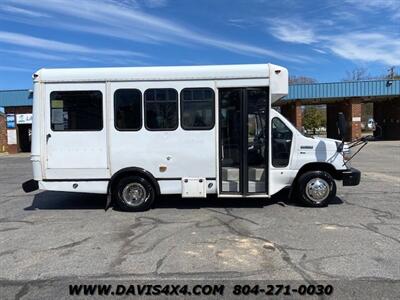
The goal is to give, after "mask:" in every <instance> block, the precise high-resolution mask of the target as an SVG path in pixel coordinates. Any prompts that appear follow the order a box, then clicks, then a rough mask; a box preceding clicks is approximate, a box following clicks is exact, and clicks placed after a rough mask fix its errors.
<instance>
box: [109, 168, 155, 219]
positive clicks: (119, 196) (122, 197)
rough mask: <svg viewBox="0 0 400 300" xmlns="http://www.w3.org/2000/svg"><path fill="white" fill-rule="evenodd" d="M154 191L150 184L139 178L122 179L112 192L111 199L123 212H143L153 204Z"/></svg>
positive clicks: (128, 177)
mask: <svg viewBox="0 0 400 300" xmlns="http://www.w3.org/2000/svg"><path fill="white" fill-rule="evenodd" d="M154 198H155V190H154V187H153V186H152V184H151V183H150V182H148V181H147V180H146V179H144V178H143V177H140V176H134V175H132V176H127V177H124V178H122V179H121V180H120V181H119V182H118V183H117V184H116V187H115V189H114V190H113V199H114V202H115V203H116V205H117V206H118V208H120V209H121V210H124V211H145V210H148V209H150V207H151V205H152V204H153V202H154Z"/></svg>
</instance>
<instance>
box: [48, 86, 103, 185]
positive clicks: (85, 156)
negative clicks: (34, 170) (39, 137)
mask: <svg viewBox="0 0 400 300" xmlns="http://www.w3.org/2000/svg"><path fill="white" fill-rule="evenodd" d="M45 93H46V101H45V108H44V109H45V115H46V118H45V132H44V134H45V141H44V143H45V149H46V164H45V165H46V170H45V176H46V179H96V178H97V179H98V178H107V177H109V172H108V166H107V141H106V136H107V135H106V127H107V122H106V105H105V103H106V101H105V98H106V93H105V84H98V83H90V84H49V85H46V90H45Z"/></svg>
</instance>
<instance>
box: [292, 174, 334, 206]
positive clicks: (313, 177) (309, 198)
mask: <svg viewBox="0 0 400 300" xmlns="http://www.w3.org/2000/svg"><path fill="white" fill-rule="evenodd" d="M297 191H298V198H299V200H300V201H301V202H302V203H303V204H305V205H307V206H311V207H323V206H327V205H328V203H329V202H330V201H331V200H333V199H335V197H336V183H335V180H334V179H333V178H332V176H331V175H330V174H329V173H328V172H325V171H310V172H306V173H304V174H302V175H301V176H300V178H299V180H298V182H297Z"/></svg>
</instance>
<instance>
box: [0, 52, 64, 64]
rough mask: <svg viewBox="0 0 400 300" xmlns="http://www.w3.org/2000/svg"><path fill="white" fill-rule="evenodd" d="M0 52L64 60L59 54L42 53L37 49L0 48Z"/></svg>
mask: <svg viewBox="0 0 400 300" xmlns="http://www.w3.org/2000/svg"><path fill="white" fill-rule="evenodd" d="M0 52H2V53H11V54H16V55H20V56H24V57H30V58H34V59H45V60H59V61H62V60H66V58H65V57H63V56H60V55H53V54H47V53H42V52H39V51H33V50H29V51H26V50H25V51H24V50H6V49H0Z"/></svg>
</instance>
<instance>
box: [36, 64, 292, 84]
mask: <svg viewBox="0 0 400 300" xmlns="http://www.w3.org/2000/svg"><path fill="white" fill-rule="evenodd" d="M272 69H273V70H276V69H281V70H284V68H282V67H279V66H275V65H272V64H243V65H209V66H168V67H167V66H165V67H122V68H72V69H40V70H38V71H37V72H36V73H35V74H34V75H33V78H34V81H36V82H103V81H163V80H165V81H172V80H217V79H222V80H223V79H256V78H260V79H262V78H269V76H270V71H271V70H272Z"/></svg>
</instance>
